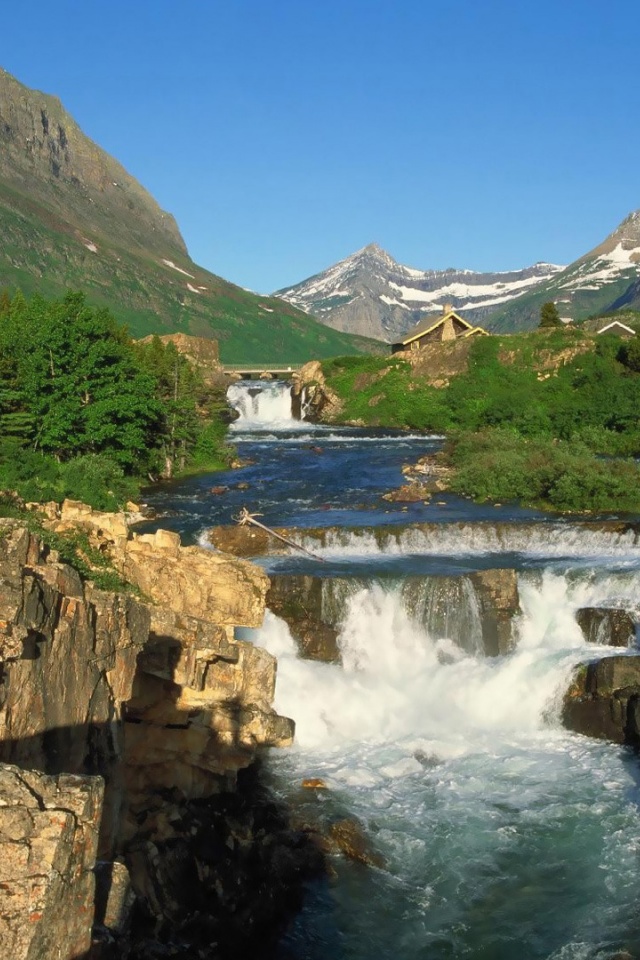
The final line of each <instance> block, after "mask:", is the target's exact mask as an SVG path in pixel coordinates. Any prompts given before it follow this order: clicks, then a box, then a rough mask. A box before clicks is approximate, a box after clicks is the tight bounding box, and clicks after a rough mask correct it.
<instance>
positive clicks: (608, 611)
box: [576, 607, 636, 647]
mask: <svg viewBox="0 0 640 960" xmlns="http://www.w3.org/2000/svg"><path fill="white" fill-rule="evenodd" d="M576 620H577V621H578V625H579V627H580V629H581V630H582V633H583V634H584V638H585V640H588V641H589V643H597V644H600V645H601V646H609V647H628V646H630V645H631V644H633V642H634V641H635V636H636V624H635V623H634V621H633V618H632V617H631V615H630V614H629V613H628V612H627V611H626V610H620V609H618V608H613V607H581V609H580V610H576Z"/></svg>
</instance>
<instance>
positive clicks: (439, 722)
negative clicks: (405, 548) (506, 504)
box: [258, 571, 640, 960]
mask: <svg viewBox="0 0 640 960" xmlns="http://www.w3.org/2000/svg"><path fill="white" fill-rule="evenodd" d="M639 587H640V575H638V574H637V573H635V574H623V575H613V574H612V575H609V574H606V573H605V574H601V575H596V574H595V573H590V574H588V573H584V572H583V573H581V574H578V573H575V574H571V575H560V574H557V573H553V572H550V571H545V572H544V573H541V574H529V573H527V574H524V575H522V576H521V577H520V596H521V606H522V616H521V618H520V622H519V626H518V632H519V643H518V646H517V648H516V650H515V651H514V653H512V654H511V655H509V656H505V657H498V658H495V659H484V658H481V657H476V656H471V655H469V654H467V653H465V651H464V649H463V647H464V643H463V642H461V641H462V640H463V638H460V637H456V636H449V637H438V636H431V635H429V632H428V631H427V630H426V629H425V627H424V625H423V623H422V622H421V621H419V620H417V619H415V618H413V617H412V616H411V615H410V613H409V612H408V610H407V607H406V604H405V594H403V590H402V585H401V584H400V585H394V586H389V587H387V588H385V587H384V586H383V585H382V584H372V585H370V586H365V587H362V588H361V589H359V590H357V591H356V592H355V593H354V594H353V595H352V596H351V597H349V598H347V602H346V608H345V615H344V618H343V622H342V624H341V627H340V646H341V650H342V657H343V665H342V667H340V666H338V665H328V664H321V663H314V662H311V661H303V660H300V659H299V658H298V657H297V656H296V652H295V647H294V644H293V642H292V640H291V637H290V634H289V631H288V628H287V626H286V624H285V623H284V622H283V621H280V620H278V619H277V618H276V617H274V616H273V615H271V614H269V615H268V616H267V619H266V622H265V625H264V627H263V629H262V630H261V631H260V636H259V639H258V642H260V643H261V645H264V646H266V647H267V648H268V649H269V650H271V652H272V653H274V654H275V655H276V656H277V657H278V683H277V691H276V708H277V709H278V711H279V712H280V713H284V714H286V715H288V716H293V717H294V718H295V719H296V745H295V747H294V748H293V750H292V752H291V753H289V754H288V755H282V754H280V755H279V756H278V758H277V759H276V761H275V762H276V765H277V766H279V768H280V769H281V770H282V771H283V772H284V773H285V775H286V776H288V777H290V778H293V779H296V778H299V777H302V776H321V777H323V778H324V779H325V780H326V781H327V782H328V784H329V786H330V788H331V790H330V794H329V797H330V799H329V800H325V803H327V802H328V803H334V804H338V805H340V804H341V803H342V804H344V805H346V806H347V807H348V809H349V811H350V814H351V815H356V816H357V817H358V818H359V819H360V821H361V822H362V823H363V824H364V825H365V827H368V828H369V829H370V830H371V829H373V830H374V833H373V834H372V836H373V837H374V839H375V844H376V845H377V847H378V849H380V850H381V851H382V852H383V854H384V856H385V857H386V858H387V870H386V871H381V872H377V873H376V872H374V873H373V874H371V873H369V874H367V875H366V877H365V876H364V875H359V876H358V877H357V878H355V879H354V878H353V877H351V878H350V880H349V881H348V884H351V886H349V885H347V890H348V892H346V893H345V889H344V888H343V889H342V892H341V894H340V898H341V899H340V902H339V903H336V902H334V901H330V908H329V907H328V906H327V903H326V902H325V901H321V902H320V901H319V902H315V903H314V904H313V909H312V915H307V916H306V917H303V918H302V919H301V921H300V924H299V928H298V931H297V932H296V931H294V933H293V934H292V935H291V937H290V942H289V948H290V949H293V955H294V956H304V957H306V958H311V960H316V958H317V960H322V958H329V957H331V956H335V955H340V956H349V957H353V958H362V960H373V958H374V957H375V958H377V957H387V956H392V955H398V956H401V957H403V958H416V960H417V958H420V957H423V956H428V957H429V958H430V960H432V958H434V960H440V958H445V957H452V956H468V957H478V958H487V957H492V958H494V957H495V958H497V960H516V958H520V957H527V958H528V960H529V958H538V957H540V958H550V957H552V956H553V957H556V958H558V960H559V958H569V957H574V958H577V957H582V956H584V957H585V958H590V960H592V958H594V960H595V958H596V957H606V956H610V953H607V952H604V953H603V952H601V951H602V949H603V944H604V946H606V945H607V944H609V945H617V948H618V949H619V948H621V947H622V946H624V945H629V944H631V943H632V939H631V937H632V934H633V932H634V930H635V927H634V926H633V918H634V917H635V912H636V908H635V903H636V899H637V888H638V884H639V883H640V871H639V869H638V861H637V853H638V850H640V824H639V822H638V812H637V807H636V799H635V798H636V795H637V791H636V787H635V783H634V780H633V778H632V776H631V773H630V771H631V769H632V767H631V766H630V765H629V764H628V763H627V762H626V759H625V756H624V754H620V753H619V752H618V751H616V750H615V749H614V748H612V747H611V746H610V745H607V744H602V743H598V742H594V741H589V740H586V739H584V738H581V737H575V736H572V735H570V734H568V733H566V732H565V731H563V730H562V729H561V728H560V726H559V722H558V714H559V706H560V699H561V694H562V692H563V691H564V689H566V686H567V683H568V681H569V678H570V675H571V672H572V670H573V668H574V665H575V664H576V663H578V662H580V661H582V660H585V659H587V658H589V657H591V656H593V655H594V654H598V653H599V654H600V655H602V653H604V652H605V651H603V650H599V649H598V648H594V647H593V646H588V645H587V644H586V643H585V641H584V639H583V637H582V633H581V631H580V630H579V628H578V627H577V625H576V623H575V619H574V613H575V610H576V609H577V608H578V607H580V606H587V605H596V604H601V603H603V602H611V601H612V599H615V601H616V602H623V603H624V604H625V605H626V606H627V607H628V606H629V605H630V604H632V603H633V602H634V598H637V597H638V588H639ZM636 602H637V601H636ZM458 622H459V623H460V622H463V621H458ZM606 652H611V651H610V650H608V651H606ZM327 910H329V913H327ZM323 911H324V913H323ZM318 918H320V919H318ZM320 920H321V921H322V923H323V927H322V930H320V929H318V928H317V927H316V926H314V925H316V924H317V923H319V922H320ZM305 924H306V926H305ZM332 924H335V925H337V928H338V929H339V931H340V934H339V936H340V943H341V944H342V947H343V949H344V953H343V952H339V954H336V953H335V944H333V945H332V942H331V937H330V935H329V934H328V933H326V931H327V930H330V929H331V925H332ZM636 932H637V931H636ZM296 938H299V940H297V939H296ZM296 944H298V945H303V947H302V946H301V952H300V953H297V952H296ZM427 948H428V949H427ZM425 950H426V953H425Z"/></svg>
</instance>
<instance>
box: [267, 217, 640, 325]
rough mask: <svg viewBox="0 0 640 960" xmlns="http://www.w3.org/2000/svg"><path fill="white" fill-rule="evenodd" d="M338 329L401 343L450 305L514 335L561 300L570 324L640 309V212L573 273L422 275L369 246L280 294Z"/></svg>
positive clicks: (556, 269) (551, 267)
mask: <svg viewBox="0 0 640 960" xmlns="http://www.w3.org/2000/svg"><path fill="white" fill-rule="evenodd" d="M275 295H276V296H278V297H282V298H283V299H284V300H286V301H287V302H289V303H291V304H294V305H296V306H298V307H300V308H301V309H304V310H307V311H308V312H309V313H311V314H313V315H314V316H316V317H318V319H320V320H322V321H323V322H324V323H326V324H327V325H328V326H331V327H334V328H335V329H337V330H342V331H348V332H351V333H358V334H361V335H363V336H373V337H379V338H380V339H384V340H388V341H391V342H393V341H394V340H397V339H399V338H400V337H401V336H402V335H403V334H405V333H406V332H407V330H410V329H411V328H412V327H413V326H414V325H415V324H417V323H419V322H420V320H422V319H423V318H424V317H425V316H426V315H428V314H430V313H434V312H437V311H438V310H440V309H441V308H442V307H443V306H444V305H445V304H446V303H449V304H451V305H452V306H453V307H454V308H455V309H456V310H459V311H460V312H461V313H463V314H464V316H465V317H466V318H467V319H469V321H470V322H471V323H473V324H476V325H477V324H481V325H482V326H485V327H486V328H487V329H489V330H496V331H502V332H510V331H517V330H527V329H532V328H533V327H535V326H537V324H538V321H539V316H540V307H541V305H542V304H543V303H544V302H545V301H547V300H554V301H555V302H556V303H557V305H558V309H559V312H560V315H561V316H562V317H564V318H565V319H571V320H576V321H580V320H583V319H584V318H585V317H587V316H590V315H591V314H593V313H597V312H604V311H608V310H615V309H617V308H619V307H628V308H631V309H634V308H636V309H637V308H638V307H640V211H636V212H635V213H632V214H630V215H629V216H628V217H627V218H626V219H625V220H624V221H623V222H622V223H621V224H620V226H618V227H617V228H616V229H615V230H614V231H613V233H611V234H610V235H609V236H608V237H607V238H606V239H605V240H604V241H603V242H602V243H601V244H600V245H599V246H598V247H596V248H595V249H594V250H592V251H591V252H590V253H588V254H585V255H584V256H583V257H580V258H579V259H578V260H576V261H575V262H574V263H572V264H570V265H569V266H567V267H562V266H558V265H556V264H550V263H536V264H534V266H532V267H526V268H524V269H523V270H514V271H509V272H503V273H500V272H496V273H477V272H474V271H472V270H453V269H451V270H417V269H415V268H413V267H406V266H403V265H402V264H400V263H398V262H397V261H396V260H394V259H393V257H391V256H390V255H389V254H388V253H387V252H386V251H385V250H383V249H382V248H381V247H379V246H378V245H377V244H375V243H374V244H369V246H367V247H364V248H363V249H362V250H358V251H357V252H356V253H354V254H352V255H351V256H349V257H346V258H345V259H344V260H341V261H340V262H339V263H337V264H335V265H334V266H332V267H329V268H328V269H327V270H323V271H322V272H320V273H318V274H315V275H314V276H313V277H310V278H308V279H307V280H303V281H302V282H301V283H298V284H294V285H293V286H291V287H287V288H284V289H282V290H278V291H277V292H276V294H275Z"/></svg>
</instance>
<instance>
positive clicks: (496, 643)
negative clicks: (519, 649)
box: [471, 570, 521, 657]
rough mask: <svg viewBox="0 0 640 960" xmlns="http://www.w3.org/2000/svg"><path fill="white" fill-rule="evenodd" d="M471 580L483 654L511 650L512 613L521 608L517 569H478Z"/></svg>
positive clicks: (500, 653) (489, 655)
mask: <svg viewBox="0 0 640 960" xmlns="http://www.w3.org/2000/svg"><path fill="white" fill-rule="evenodd" d="M471 582H472V583H473V586H474V589H475V591H476V596H477V597H478V602H479V604H480V614H481V618H482V642H483V645H484V651H485V654H486V655H487V656H488V657H498V656H501V655H502V654H505V653H510V652H511V651H512V650H513V648H514V646H515V632H514V623H513V621H514V617H516V616H517V615H518V614H519V613H520V612H521V611H520V598H519V594H518V575H517V573H516V571H515V570H479V571H478V572H477V573H473V574H472V575H471Z"/></svg>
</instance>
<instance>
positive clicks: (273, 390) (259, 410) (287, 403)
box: [227, 380, 294, 430]
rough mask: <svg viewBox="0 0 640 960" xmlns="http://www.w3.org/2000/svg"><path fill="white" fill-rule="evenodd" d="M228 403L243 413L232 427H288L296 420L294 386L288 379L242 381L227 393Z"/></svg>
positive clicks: (232, 386) (234, 384)
mask: <svg viewBox="0 0 640 960" xmlns="http://www.w3.org/2000/svg"><path fill="white" fill-rule="evenodd" d="M227 400H228V401H229V403H230V404H231V406H232V407H233V408H234V409H235V410H237V411H238V413H239V414H240V416H239V418H238V420H237V421H236V422H235V424H233V425H232V427H236V428H237V429H241V430H244V429H247V427H248V426H249V425H250V424H257V425H258V426H260V425H262V426H266V425H269V426H271V427H274V426H276V427H277V426H278V425H280V426H287V425H290V424H291V423H292V422H293V421H294V417H293V413H292V406H291V384H290V383H289V382H288V381H286V380H240V381H238V383H232V384H231V386H230V387H229V389H228V390H227Z"/></svg>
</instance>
